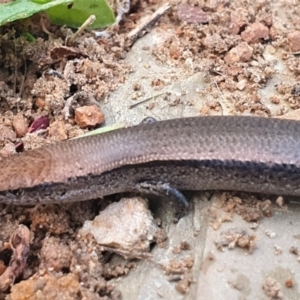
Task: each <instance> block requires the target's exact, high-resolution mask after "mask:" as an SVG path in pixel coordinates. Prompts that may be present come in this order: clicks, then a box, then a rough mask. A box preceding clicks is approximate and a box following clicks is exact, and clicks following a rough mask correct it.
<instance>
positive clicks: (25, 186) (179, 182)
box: [0, 116, 300, 205]
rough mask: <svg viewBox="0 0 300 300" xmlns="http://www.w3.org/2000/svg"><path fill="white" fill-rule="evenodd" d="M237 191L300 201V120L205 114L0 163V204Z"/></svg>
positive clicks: (72, 142)
mask: <svg viewBox="0 0 300 300" xmlns="http://www.w3.org/2000/svg"><path fill="white" fill-rule="evenodd" d="M147 182H151V183H162V184H164V183H167V184H168V185H169V186H171V187H173V188H174V189H176V190H179V191H184V190H236V191H246V192H259V193H266V194H278V195H296V196H300V122H297V121H292V120H283V119H271V118H260V117H239V116H228V117H225V116H214V117H212V116H210V117H195V118H183V119H173V120H167V121H159V122H153V123H148V124H147V123H145V124H140V125H137V126H133V127H130V128H126V129H121V130H116V131H112V132H109V133H104V134H101V135H97V136H89V137H85V138H81V139H76V140H70V141H67V142H62V143H58V144H54V145H51V146H47V147H44V148H40V149H36V150H32V151H27V152H24V153H22V154H15V155H12V156H10V157H9V158H6V159H3V160H1V161H0V203H7V204H9V203H11V204H16V205H27V204H36V203H42V204H47V203H63V202H72V201H82V200H88V199H92V198H97V197H103V196H105V195H110V194H115V193H120V192H125V191H135V190H136V189H138V187H139V186H140V184H143V183H147Z"/></svg>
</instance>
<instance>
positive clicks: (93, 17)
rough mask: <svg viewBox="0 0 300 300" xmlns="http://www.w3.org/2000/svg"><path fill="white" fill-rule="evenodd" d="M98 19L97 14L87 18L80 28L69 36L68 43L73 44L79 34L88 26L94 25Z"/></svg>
mask: <svg viewBox="0 0 300 300" xmlns="http://www.w3.org/2000/svg"><path fill="white" fill-rule="evenodd" d="M95 21H96V16H95V15H90V16H89V17H88V18H87V20H86V21H85V22H84V23H83V24H82V25H81V26H80V27H79V28H78V30H77V31H76V32H75V33H74V34H73V35H72V36H71V37H70V38H69V40H68V39H67V40H66V44H73V42H74V41H75V39H76V38H77V36H78V35H79V34H81V33H82V32H83V31H84V30H85V29H86V28H87V27H89V26H90V25H92V24H93V23H94V22H95Z"/></svg>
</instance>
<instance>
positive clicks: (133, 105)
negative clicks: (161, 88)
mask: <svg viewBox="0 0 300 300" xmlns="http://www.w3.org/2000/svg"><path fill="white" fill-rule="evenodd" d="M166 93H167V92H163V93H160V94H158V95H154V96H151V97H149V98H146V99H144V100H142V101H140V102H137V103H134V104H132V105H130V106H129V109H131V108H134V107H136V106H138V105H140V104H142V103H145V102H147V101H149V100H151V99H154V98H156V97H158V96H161V95H163V94H166Z"/></svg>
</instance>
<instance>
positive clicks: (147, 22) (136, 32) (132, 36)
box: [127, 3, 171, 46]
mask: <svg viewBox="0 0 300 300" xmlns="http://www.w3.org/2000/svg"><path fill="white" fill-rule="evenodd" d="M170 8H171V5H170V4H169V3H166V4H164V5H162V6H161V7H160V8H159V9H158V10H157V11H156V12H154V13H153V14H152V15H151V16H146V17H145V18H143V19H142V20H141V24H140V25H138V26H137V27H136V28H134V29H133V30H131V31H130V32H129V34H128V36H127V39H128V41H129V46H131V45H132V44H133V43H134V42H135V41H136V40H137V39H138V38H139V37H141V36H143V35H144V34H145V33H146V31H147V30H148V29H149V27H151V26H152V25H153V24H154V23H156V22H157V20H159V19H160V17H161V16H163V15H164V14H165V13H166V11H168V10H169V9H170Z"/></svg>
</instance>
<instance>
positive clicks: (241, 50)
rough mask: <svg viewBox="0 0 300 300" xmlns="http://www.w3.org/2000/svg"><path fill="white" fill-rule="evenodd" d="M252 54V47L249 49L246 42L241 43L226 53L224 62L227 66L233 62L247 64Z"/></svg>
mask: <svg viewBox="0 0 300 300" xmlns="http://www.w3.org/2000/svg"><path fill="white" fill-rule="evenodd" d="M252 53H253V49H252V47H250V46H249V45H248V44H247V43H246V42H242V43H240V44H239V45H237V46H236V47H234V48H232V49H231V50H230V51H229V52H227V54H226V55H225V58H224V60H225V62H226V63H228V64H230V63H235V62H247V61H249V60H250V59H251V56H252Z"/></svg>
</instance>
